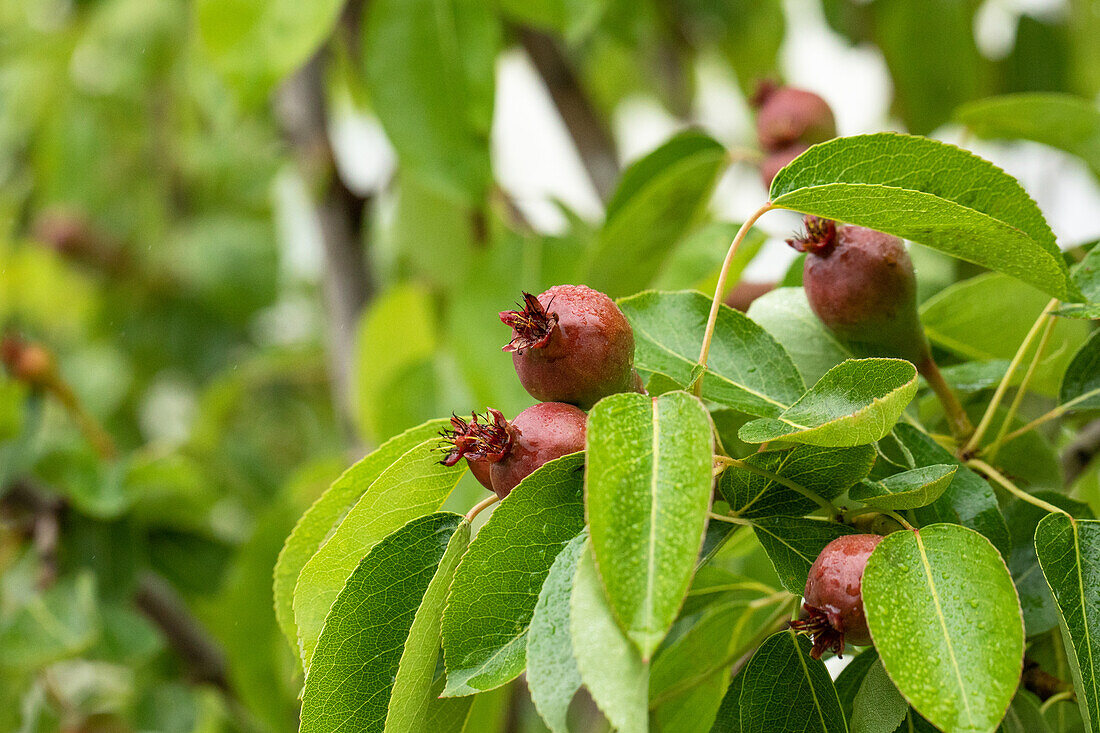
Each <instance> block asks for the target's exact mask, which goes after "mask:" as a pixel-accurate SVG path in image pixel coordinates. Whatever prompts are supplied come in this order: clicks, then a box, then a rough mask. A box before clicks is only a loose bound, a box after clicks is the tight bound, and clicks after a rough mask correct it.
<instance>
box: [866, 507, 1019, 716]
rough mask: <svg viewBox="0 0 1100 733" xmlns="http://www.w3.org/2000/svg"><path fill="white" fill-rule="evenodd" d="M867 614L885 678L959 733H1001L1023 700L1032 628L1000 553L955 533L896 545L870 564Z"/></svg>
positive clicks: (935, 532) (924, 533) (895, 540)
mask: <svg viewBox="0 0 1100 733" xmlns="http://www.w3.org/2000/svg"><path fill="white" fill-rule="evenodd" d="M863 606H864V609H865V611H866V613H867V624H868V626H869V628H870V629H871V637H872V638H873V639H874V642H875V648H876V649H877V650H878V653H879V657H880V658H881V659H882V663H883V666H884V667H885V668H886V672H887V673H888V674H889V675H890V679H892V680H893V681H894V684H895V685H897V687H898V689H899V690H900V691H901V693H902V695H904V696H905V699H906V700H908V701H909V704H910V705H912V706H913V707H914V708H916V709H917V711H918V712H920V714H921V715H923V716H924V717H925V718H927V719H928V720H929V721H930V722H932V723H934V724H935V725H937V726H938V727H940V728H942V729H946V730H952V731H992V730H994V729H995V728H996V727H997V724H998V723H1000V721H1001V718H1002V717H1004V714H1005V711H1006V710H1007V709H1008V705H1009V703H1010V702H1011V700H1012V696H1013V695H1014V694H1015V692H1016V685H1017V683H1018V682H1019V678H1020V671H1021V667H1022V664H1023V654H1024V625H1023V618H1022V616H1021V613H1020V602H1019V599H1018V597H1017V595H1016V588H1015V586H1014V585H1013V584H1012V577H1011V576H1010V575H1009V573H1008V568H1007V567H1005V563H1004V560H1002V559H1001V556H1000V554H998V552H997V550H996V548H994V547H993V545H992V544H991V543H990V542H989V540H987V539H986V538H984V537H982V536H981V535H980V534H978V533H977V532H974V531H972V530H969V529H966V528H965V527H960V526H958V525H954V524H933V525H930V526H926V527H922V528H921V529H920V530H919V531H913V532H909V531H902V532H895V533H893V534H890V535H888V536H887V537H886V538H885V539H883V540H882V542H880V543H879V545H878V547H876V548H875V551H874V552H873V553H871V557H870V559H869V560H868V561H867V568H866V570H865V571H864V573H863Z"/></svg>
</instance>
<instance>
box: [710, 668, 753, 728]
mask: <svg viewBox="0 0 1100 733" xmlns="http://www.w3.org/2000/svg"><path fill="white" fill-rule="evenodd" d="M744 684H745V670H744V668H742V669H741V671H740V672H738V673H737V674H736V675H734V677H733V679H732V680H730V686H729V687H728V688H727V689H726V694H725V695H723V696H722V704H721V705H719V706H718V714H717V715H716V716H715V720H714V725H713V726H712V727H711V729H710V733H741V732H742V730H744V729H743V728H742V727H741V692H742V690H744Z"/></svg>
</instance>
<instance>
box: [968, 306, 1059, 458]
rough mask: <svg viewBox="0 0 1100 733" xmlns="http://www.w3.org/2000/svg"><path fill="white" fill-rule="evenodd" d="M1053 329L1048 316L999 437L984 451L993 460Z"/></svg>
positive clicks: (1003, 421) (1052, 320) (998, 434)
mask: <svg viewBox="0 0 1100 733" xmlns="http://www.w3.org/2000/svg"><path fill="white" fill-rule="evenodd" d="M1053 329H1054V319H1053V318H1048V319H1047V322H1046V326H1044V327H1043V335H1042V336H1040V337H1039V344H1038V346H1036V347H1035V355H1034V356H1032V357H1031V363H1030V364H1028V365H1027V371H1026V372H1024V379H1023V381H1022V382H1020V386H1019V387H1017V388H1016V394H1015V395H1014V396H1013V397H1012V404H1011V405H1009V406H1008V414H1006V415H1005V419H1004V420H1002V421H1001V427H1000V428H998V430H997V437H996V438H994V439H993V442H992V443H990V444H989V446H988V447H987V448H986V449H985V450H984V451H982V453H983V454H984V455H986V456H987V457H988V458H989V460H991V461H992V460H995V459H996V458H997V451H999V450H1000V449H1001V446H1002V445H1004V439H1005V434H1006V433H1007V432H1008V426H1009V425H1011V424H1012V420H1013V419H1014V418H1015V417H1016V413H1017V412H1018V411H1019V409H1020V404H1021V403H1022V402H1023V401H1024V397H1025V396H1026V395H1027V388H1028V385H1029V384H1031V378H1032V377H1033V376H1034V375H1035V370H1036V368H1038V366H1039V362H1040V361H1041V360H1042V358H1043V352H1044V351H1046V348H1047V343H1049V341H1050V333H1051V331H1052V330H1053Z"/></svg>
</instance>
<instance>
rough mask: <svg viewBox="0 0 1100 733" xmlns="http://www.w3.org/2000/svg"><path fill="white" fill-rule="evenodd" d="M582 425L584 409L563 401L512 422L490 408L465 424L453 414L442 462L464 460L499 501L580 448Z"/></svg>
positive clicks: (531, 410)
mask: <svg viewBox="0 0 1100 733" xmlns="http://www.w3.org/2000/svg"><path fill="white" fill-rule="evenodd" d="M585 421H586V415H585V414H584V412H583V411H581V410H579V409H577V408H576V407H574V406H573V405H566V404H563V403H561V402H542V403H539V404H537V405H534V406H532V407H528V408H527V409H526V410H524V411H523V412H521V413H520V414H519V415H517V416H516V419H515V420H512V421H508V420H506V419H505V418H504V415H503V414H501V412H500V411H499V410H493V409H490V410H488V411H487V413H486V415H485V416H484V417H481V416H479V415H477V414H476V413H475V414H473V415H472V416H471V418H470V420H469V421H467V420H464V419H463V418H460V417H458V416H453V417H452V418H451V427H450V428H448V429H447V430H444V431H443V433H442V435H443V439H444V445H443V448H444V450H446V451H447V455H446V456H445V457H444V458H443V460H442V461H441V463H443V465H445V466H453V465H455V464H456V463H458V461H460V460H461V459H463V458H465V459H466V461H467V462H468V463H469V465H470V471H471V472H472V473H473V474H474V476H475V477H476V478H477V480H478V481H480V482H481V484H482V485H483V486H484V487H485V488H487V489H490V490H492V491H495V492H496V493H497V495H498V496H499V497H500V498H502V499H503V498H504V497H506V496H508V494H509V493H510V492H511V491H512V489H514V488H515V487H516V485H517V484H518V483H519V482H520V481H522V480H523V479H525V478H526V477H527V476H529V475H530V474H531V473H532V472H534V471H535V469H537V468H539V467H540V466H542V465H543V464H544V463H547V462H548V461H552V460H554V459H555V458H561V457H562V456H564V455H568V454H570V453H576V452H578V451H582V450H584V437H585Z"/></svg>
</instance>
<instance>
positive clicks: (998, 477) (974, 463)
mask: <svg viewBox="0 0 1100 733" xmlns="http://www.w3.org/2000/svg"><path fill="white" fill-rule="evenodd" d="M966 465H967V466H969V467H970V468H973V469H975V470H976V471H978V472H980V473H984V474H985V475H986V476H988V477H989V478H991V479H993V480H994V481H995V482H997V483H998V484H999V485H1000V486H1001V488H1003V489H1005V490H1006V491H1008V493H1010V494H1012V495H1013V496H1015V497H1016V498H1017V499H1021V500H1023V501H1026V502H1027V503H1028V504H1034V505H1035V506H1037V507H1039V508H1040V509H1045V510H1046V511H1048V512H1051V513H1052V514H1066V511H1065V510H1064V509H1061V508H1060V507H1056V506H1054V505H1053V504H1051V503H1050V502H1046V501H1043V500H1042V499H1040V498H1039V497H1037V496H1032V495H1031V494H1029V493H1027V492H1026V491H1024V490H1023V489H1021V488H1020V487H1019V486H1017V485H1016V484H1014V483H1012V482H1011V481H1009V480H1008V479H1007V478H1006V477H1005V476H1004V475H1003V474H1002V473H1001V472H1000V471H998V470H997V469H995V468H993V466H990V465H989V464H988V463H986V462H985V461H980V460H978V459H977V458H971V459H970V460H969V461H967V462H966Z"/></svg>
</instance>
